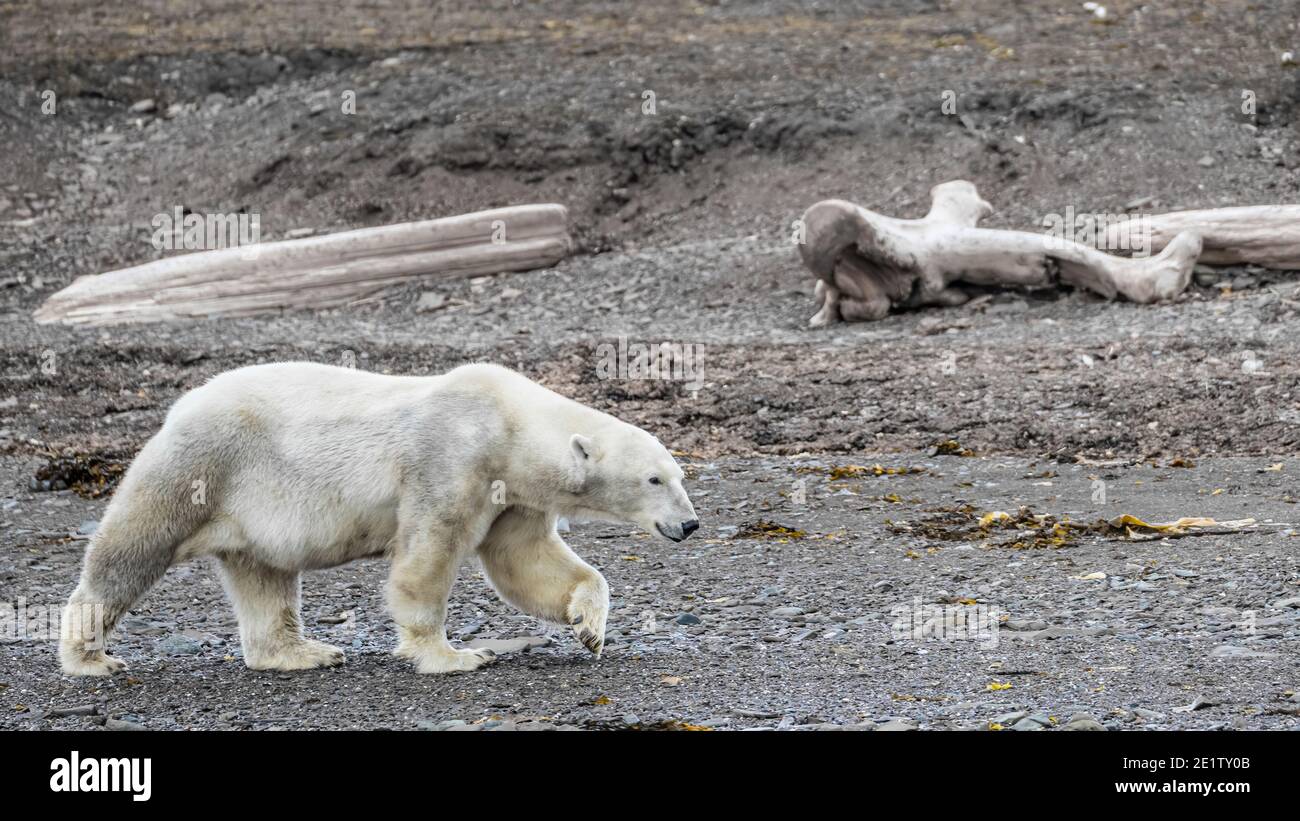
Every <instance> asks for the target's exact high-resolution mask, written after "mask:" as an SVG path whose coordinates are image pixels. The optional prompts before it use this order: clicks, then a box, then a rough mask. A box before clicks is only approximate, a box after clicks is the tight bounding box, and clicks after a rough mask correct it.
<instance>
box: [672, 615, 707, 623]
mask: <svg viewBox="0 0 1300 821" xmlns="http://www.w3.org/2000/svg"><path fill="white" fill-rule="evenodd" d="M673 621H675V622H677V623H678V624H685V625H690V624H700V623H701V622H700V617H699V616H697V615H695V614H694V613H683V614H681V615H680V616H678V617H677V618H675V619H673Z"/></svg>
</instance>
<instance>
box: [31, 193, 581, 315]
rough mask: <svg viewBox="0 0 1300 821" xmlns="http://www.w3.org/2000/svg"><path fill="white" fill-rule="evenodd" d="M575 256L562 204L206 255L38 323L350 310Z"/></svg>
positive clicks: (137, 273) (147, 272) (131, 277)
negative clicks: (411, 283)
mask: <svg viewBox="0 0 1300 821" xmlns="http://www.w3.org/2000/svg"><path fill="white" fill-rule="evenodd" d="M572 250H573V240H572V238H571V237H570V235H569V230H568V212H567V210H566V209H565V208H564V206H562V205H554V204H542V205H519V206H512V207H509V208H497V209H493V210H490V211H478V212H475V213H472V214H462V215H459V216H454V217H446V218H443V219H432V220H423V221H420V222H406V223H399V224H396V225H385V226H380V227H377V228H362V229H358V230H355V231H344V232H342V233H338V234H326V235H323V236H319V237H309V238H305V239H294V240H284V241H280V242H268V243H259V244H256V245H253V246H244V247H232V248H224V249H221V250H216V251H200V252H196V253H190V254H182V255H178V256H172V257H167V258H165V259H160V260H157V261H155V262H150V263H146V264H144V265H137V266H135V267H133V268H123V269H121V270H117V271H109V272H107V273H103V274H97V275H91V276H83V277H78V278H77V279H76V280H74V281H73V282H72V284H70V285H69V286H68V287H66V288H64V289H63V290H61V291H59V292H57V293H55V294H52V295H51V296H50V298H49V299H47V300H46V301H45V304H43V305H42V306H41V307H40V308H39V309H38V310H37V311H36V314H35V318H36V321H37V322H42V323H49V322H62V323H68V324H87V325H104V324H110V323H118V322H145V321H158V320H168V319H178V318H190V317H206V316H216V315H226V316H233V315H247V314H255V313H263V312H268V311H281V310H290V309H297V308H325V307H333V306H338V305H344V304H347V303H349V302H353V301H355V300H357V299H360V298H362V297H365V296H367V295H369V294H372V293H374V292H376V291H378V290H379V289H381V288H385V287H387V286H389V285H392V284H394V283H398V282H404V281H407V280H411V279H414V278H417V277H464V276H477V275H480V274H494V273H501V272H505V271H525V270H529V269H533V268H543V267H547V266H550V265H554V264H555V263H557V262H559V261H560V260H561V259H563V258H564V257H566V256H568V255H569V254H570V253H571V252H572Z"/></svg>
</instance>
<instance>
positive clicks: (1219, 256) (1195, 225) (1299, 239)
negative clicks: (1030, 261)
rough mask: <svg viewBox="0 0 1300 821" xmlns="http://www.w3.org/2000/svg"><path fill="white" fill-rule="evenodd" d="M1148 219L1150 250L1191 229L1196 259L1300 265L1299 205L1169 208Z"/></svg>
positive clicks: (1109, 230)
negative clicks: (1198, 251) (1197, 252)
mask: <svg viewBox="0 0 1300 821" xmlns="http://www.w3.org/2000/svg"><path fill="white" fill-rule="evenodd" d="M1148 220H1149V222H1150V226H1151V250H1153V251H1159V250H1160V249H1161V248H1164V247H1165V246H1166V245H1168V244H1169V241H1170V240H1172V239H1173V238H1174V237H1175V236H1177V235H1178V234H1179V233H1181V232H1183V231H1192V232H1194V233H1197V234H1200V236H1201V242H1202V245H1203V248H1202V250H1201V257H1200V259H1198V260H1197V262H1201V263H1204V264H1206V265H1240V264H1243V263H1249V264H1253V265H1262V266H1263V267H1265V268H1276V269H1278V270H1283V271H1296V270H1300V205H1246V206H1240V207H1236V208H1208V209H1204V210H1200V211H1171V212H1170V213H1168V214H1156V215H1154V216H1152V217H1149V218H1148ZM1117 230H1118V227H1117V226H1108V227H1107V237H1108V239H1111V238H1113V237H1114V236H1116V232H1117ZM1110 247H1115V246H1114V245H1111V246H1110Z"/></svg>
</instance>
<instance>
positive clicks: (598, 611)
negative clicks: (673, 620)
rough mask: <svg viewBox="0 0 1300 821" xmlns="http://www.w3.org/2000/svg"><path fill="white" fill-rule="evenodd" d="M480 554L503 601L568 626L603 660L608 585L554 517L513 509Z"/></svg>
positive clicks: (496, 524)
mask: <svg viewBox="0 0 1300 821" xmlns="http://www.w3.org/2000/svg"><path fill="white" fill-rule="evenodd" d="M478 553H479V558H481V559H482V561H483V569H484V571H485V572H486V573H487V577H488V581H490V582H491V583H492V587H493V588H495V589H496V591H497V593H499V594H500V595H501V598H503V599H505V600H506V601H507V602H509V603H510V604H512V605H514V606H515V607H518V608H519V609H520V610H522V611H524V612H525V613H528V614H529V615H531V616H536V617H538V618H539V619H544V620H545V621H549V622H552V623H556V624H567V625H569V626H570V627H571V628H572V630H573V634H574V636H576V637H577V639H578V641H580V642H582V644H583V646H584V647H586V648H587V649H588V650H590V651H591V652H593V653H595V654H596V655H597V656H599V655H600V653H601V651H602V650H603V649H604V647H605V621H606V619H607V618H608V616H609V584H607V583H606V581H605V577H604V576H602V575H600V573H599V572H597V570H596V569H595V568H594V567H592V566H591V565H589V564H587V563H586V562H584V561H583V560H582V559H581V558H579V557H578V554H576V553H574V552H573V551H572V550H570V549H569V546H568V545H567V544H565V543H564V540H563V539H561V538H560V536H559V534H558V533H556V532H555V522H554V518H553V517H549V516H546V515H543V514H540V513H535V512H532V511H526V510H522V509H520V508H510V509H509V510H507V511H506V512H505V513H503V514H501V515H500V516H499V517H497V520H496V522H494V523H493V525H492V529H491V530H490V531H488V535H487V538H486V539H484V540H483V544H481V545H480V546H479V549H478Z"/></svg>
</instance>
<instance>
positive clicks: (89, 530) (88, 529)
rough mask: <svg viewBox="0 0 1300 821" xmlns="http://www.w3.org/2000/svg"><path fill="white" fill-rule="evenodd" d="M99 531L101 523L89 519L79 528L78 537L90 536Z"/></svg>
mask: <svg viewBox="0 0 1300 821" xmlns="http://www.w3.org/2000/svg"><path fill="white" fill-rule="evenodd" d="M98 529H99V522H97V521H95V520H94V519H87V520H86V521H84V522H82V523H81V524H80V525H78V526H77V535H78V536H89V535H91V534H93V533H94V532H95V531H96V530H98Z"/></svg>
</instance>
